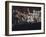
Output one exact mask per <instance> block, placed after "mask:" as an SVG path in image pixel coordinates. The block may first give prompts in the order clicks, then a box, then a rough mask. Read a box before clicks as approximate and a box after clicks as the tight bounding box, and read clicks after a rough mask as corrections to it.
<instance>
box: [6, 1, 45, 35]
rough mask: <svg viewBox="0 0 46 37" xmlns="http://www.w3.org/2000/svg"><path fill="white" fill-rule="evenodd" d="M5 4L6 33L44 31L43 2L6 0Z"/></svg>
mask: <svg viewBox="0 0 46 37" xmlns="http://www.w3.org/2000/svg"><path fill="white" fill-rule="evenodd" d="M6 6H7V7H6V9H7V11H6V12H7V13H6V14H7V21H6V22H7V25H6V26H7V30H9V31H7V32H8V35H25V34H40V33H44V30H45V29H44V27H45V24H44V22H45V21H44V18H45V16H44V12H45V10H44V6H45V5H44V3H32V2H7V5H6ZM8 24H9V25H8Z"/></svg>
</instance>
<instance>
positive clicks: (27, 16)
mask: <svg viewBox="0 0 46 37" xmlns="http://www.w3.org/2000/svg"><path fill="white" fill-rule="evenodd" d="M35 15H36V13H35ZM35 15H34V12H33V13H32V12H30V10H29V8H27V12H23V13H22V12H21V11H19V10H16V16H15V17H16V18H17V19H18V23H19V22H22V21H23V22H32V23H33V22H37V21H38V19H41V18H40V17H39V16H38V13H37V15H36V16H35Z"/></svg>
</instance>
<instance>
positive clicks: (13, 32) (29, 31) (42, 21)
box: [9, 3, 44, 34]
mask: <svg viewBox="0 0 46 37" xmlns="http://www.w3.org/2000/svg"><path fill="white" fill-rule="evenodd" d="M12 6H32V7H41V24H42V25H41V30H26V31H12ZM42 32H44V5H42V4H26V3H25V4H24V3H9V34H27V33H42Z"/></svg>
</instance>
